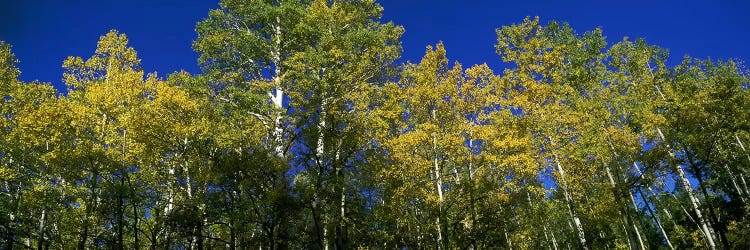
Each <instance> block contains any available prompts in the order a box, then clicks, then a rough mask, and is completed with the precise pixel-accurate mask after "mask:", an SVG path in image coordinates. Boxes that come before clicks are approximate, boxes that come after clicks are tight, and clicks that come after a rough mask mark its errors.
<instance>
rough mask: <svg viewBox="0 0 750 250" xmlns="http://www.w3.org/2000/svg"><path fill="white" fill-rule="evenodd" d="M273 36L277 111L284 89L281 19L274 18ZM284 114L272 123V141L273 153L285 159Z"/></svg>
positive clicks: (281, 107)
mask: <svg viewBox="0 0 750 250" xmlns="http://www.w3.org/2000/svg"><path fill="white" fill-rule="evenodd" d="M272 28H273V32H274V34H275V36H274V41H273V43H274V44H273V46H274V48H273V50H272V51H271V60H272V63H273V68H274V69H273V79H272V81H273V84H274V88H275V90H274V94H273V95H271V102H272V103H273V106H274V107H276V108H277V109H278V110H283V108H284V89H283V87H282V86H281V80H282V79H281V18H280V17H278V16H277V17H276V23H275V24H274V25H273V26H272ZM283 117H284V114H283V113H282V112H281V111H279V112H277V113H276V117H275V118H274V122H273V141H274V148H273V149H274V153H275V154H276V156H278V157H280V158H284V157H285V152H284V143H283V140H284V128H283V126H284V121H283Z"/></svg>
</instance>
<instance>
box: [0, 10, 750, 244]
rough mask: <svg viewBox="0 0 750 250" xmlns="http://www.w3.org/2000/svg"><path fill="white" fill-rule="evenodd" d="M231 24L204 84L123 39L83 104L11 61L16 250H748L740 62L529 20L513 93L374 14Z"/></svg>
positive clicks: (512, 50) (104, 41) (8, 227)
mask: <svg viewBox="0 0 750 250" xmlns="http://www.w3.org/2000/svg"><path fill="white" fill-rule="evenodd" d="M219 6H220V8H218V9H216V10H210V11H209V10H206V11H207V13H208V15H207V17H206V18H205V19H203V21H201V22H199V23H198V24H197V26H196V27H195V31H196V32H197V38H196V39H195V40H194V42H193V44H192V46H193V48H194V49H195V51H197V52H198V53H199V59H198V62H190V63H197V64H198V65H200V68H201V69H202V70H201V72H200V73H199V74H190V73H187V72H185V71H181V72H174V73H171V74H168V75H166V76H160V75H156V74H155V73H148V70H149V69H144V68H142V66H141V61H140V59H139V57H138V54H137V52H136V48H133V47H131V46H130V45H129V44H128V39H127V37H126V35H125V34H122V33H119V32H118V31H116V30H112V31H110V32H109V33H107V34H104V35H102V36H101V37H100V39H99V41H98V42H97V43H96V44H95V46H94V41H92V42H91V49H92V51H93V53H92V54H90V55H83V57H79V56H70V57H68V58H67V59H66V60H65V61H64V62H62V67H63V68H64V74H63V76H62V79H63V82H64V84H65V86H66V87H67V91H61V90H58V89H56V88H54V87H53V86H52V85H51V84H50V83H44V82H36V81H34V82H22V81H21V80H19V74H20V71H21V70H22V69H19V68H18V66H17V65H18V60H17V58H16V57H15V56H14V54H13V52H12V47H11V45H10V44H7V43H5V42H0V96H2V97H3V98H1V99H0V114H1V115H2V116H1V117H0V248H2V249H8V250H11V249H99V248H101V249H251V248H252V249H326V250H327V249H554V250H558V249H641V250H645V249H712V250H713V249H750V189H749V188H748V182H750V91H749V90H748V88H750V81H749V76H750V75H748V70H747V69H746V68H745V67H744V65H743V64H742V63H741V62H739V61H732V60H711V59H698V58H691V57H688V56H685V57H684V59H683V60H682V62H679V63H668V62H667V61H666V60H667V58H668V51H667V50H666V49H665V48H661V47H659V46H656V45H652V44H649V43H647V42H646V41H645V40H644V39H636V40H630V39H628V38H624V39H619V41H618V42H616V43H612V44H610V43H608V42H607V39H606V37H605V35H604V33H603V31H602V30H601V29H594V30H590V31H585V32H582V33H579V32H577V31H575V30H574V29H573V28H572V27H570V26H569V25H568V24H566V23H561V22H554V21H552V22H548V23H541V22H540V20H539V18H538V17H529V18H526V19H524V20H518V23H515V24H512V25H507V26H503V27H499V28H498V29H497V30H496V33H497V43H496V44H494V48H495V51H496V54H497V56H495V57H492V58H487V61H493V62H498V63H501V64H502V65H504V66H505V67H504V69H503V70H502V71H501V72H494V71H493V69H491V68H490V67H489V66H488V65H487V64H481V65H473V66H470V67H466V66H464V65H461V64H460V63H458V62H455V61H453V60H450V59H449V57H448V53H447V52H446V48H445V46H443V44H442V43H437V44H434V45H430V46H426V49H425V53H424V57H423V58H422V59H421V61H420V62H418V63H411V62H407V63H397V61H398V60H399V58H400V56H401V53H402V47H401V41H400V39H401V35H402V34H403V33H404V27H402V26H399V25H396V24H394V23H392V22H383V21H381V16H382V11H383V9H382V7H381V6H380V5H378V4H377V3H376V2H375V1H374V0H355V1H320V0H319V1H315V0H303V1H299V0H295V1H287V0H283V1H269V0H221V2H220V4H219ZM456 49H457V50H460V48H456Z"/></svg>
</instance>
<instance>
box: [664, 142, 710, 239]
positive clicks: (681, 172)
mask: <svg viewBox="0 0 750 250" xmlns="http://www.w3.org/2000/svg"><path fill="white" fill-rule="evenodd" d="M656 131H657V132H658V133H659V137H661V139H662V141H664V142H665V143H666V139H665V137H664V133H662V132H661V129H659V128H657V129H656ZM667 148H668V149H669V152H670V153H669V155H670V156H671V157H672V158H674V157H675V156H674V154H673V153H672V147H671V146H670V145H669V144H667ZM675 169H676V171H677V175H678V176H679V178H680V182H681V183H682V186H683V187H684V188H685V191H687V193H688V198H690V204H691V205H692V206H693V211H694V212H695V216H697V217H698V222H699V223H700V225H701V228H702V230H703V232H704V233H705V235H706V240H707V241H708V246H709V247H710V248H711V250H715V249H716V244H715V243H714V239H715V238H716V237H715V236H714V234H713V230H712V229H711V228H710V227H709V226H708V222H707V221H706V220H705V219H704V218H703V213H701V210H700V201H699V200H698V197H697V196H696V195H695V191H694V190H693V186H692V185H690V181H689V180H688V178H687V175H685V170H683V169H682V166H680V165H679V164H678V165H677V166H675Z"/></svg>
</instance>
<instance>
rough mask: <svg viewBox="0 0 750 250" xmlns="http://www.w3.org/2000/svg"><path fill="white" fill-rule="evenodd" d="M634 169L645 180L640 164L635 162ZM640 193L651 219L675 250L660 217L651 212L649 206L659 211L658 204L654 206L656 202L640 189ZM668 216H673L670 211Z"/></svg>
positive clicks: (651, 190) (649, 188)
mask: <svg viewBox="0 0 750 250" xmlns="http://www.w3.org/2000/svg"><path fill="white" fill-rule="evenodd" d="M633 167H634V168H635V171H636V173H638V177H639V178H641V179H643V173H642V172H641V168H640V167H638V164H636V163H635V162H633ZM646 188H647V189H648V191H650V192H651V193H652V194H656V193H655V192H654V191H653V189H651V187H650V186H646ZM638 192H639V193H640V195H641V197H643V199H644V202H646V208H648V209H649V212H651V217H652V218H654V221H655V222H656V225H657V226H659V230H660V231H661V234H662V236H663V237H664V240H665V241H667V245H668V246H669V248H670V249H673V250H674V246H673V245H672V241H671V240H669V235H667V232H666V231H664V227H663V226H662V223H661V220H660V219H659V217H658V216H657V214H656V213H654V211H652V210H651V206H649V204H653V205H654V209H657V208H656V204H654V202H653V201H652V200H651V197H649V196H646V195H644V194H643V192H642V191H641V189H640V188H638ZM664 211H667V210H666V209H664ZM667 215H668V216H670V217H671V214H669V212H668V211H667ZM672 223H674V220H672ZM675 225H676V224H675Z"/></svg>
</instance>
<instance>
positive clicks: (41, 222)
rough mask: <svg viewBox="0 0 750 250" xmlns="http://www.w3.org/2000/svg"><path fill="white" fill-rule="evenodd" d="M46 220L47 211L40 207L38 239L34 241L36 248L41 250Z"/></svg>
mask: <svg viewBox="0 0 750 250" xmlns="http://www.w3.org/2000/svg"><path fill="white" fill-rule="evenodd" d="M46 220H47V213H46V210H45V209H42V216H41V218H40V219H39V232H38V234H39V240H38V241H37V242H36V249H38V250H42V246H44V242H45V240H44V224H45V223H46Z"/></svg>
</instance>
